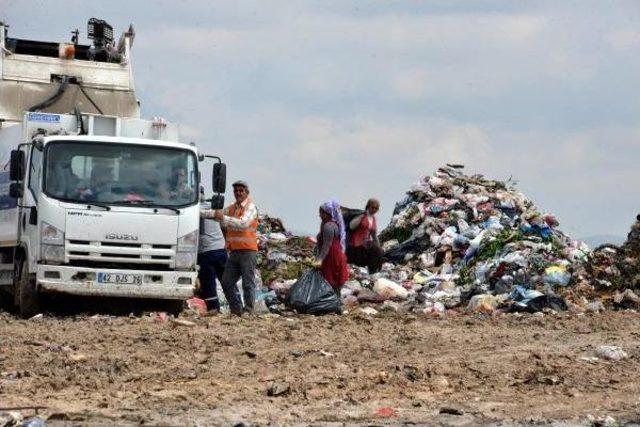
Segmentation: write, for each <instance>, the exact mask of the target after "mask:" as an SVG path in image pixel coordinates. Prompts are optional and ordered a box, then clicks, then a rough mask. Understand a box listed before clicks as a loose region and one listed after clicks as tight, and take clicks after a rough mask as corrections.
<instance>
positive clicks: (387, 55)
mask: <svg viewBox="0 0 640 427" xmlns="http://www.w3.org/2000/svg"><path fill="white" fill-rule="evenodd" d="M43 4H44V3H43V2H17V1H12V0H9V1H8V5H7V6H6V7H5V8H3V10H2V11H0V15H1V16H0V17H1V18H3V19H5V20H6V21H7V22H9V23H10V24H11V25H12V27H11V30H10V33H11V34H16V35H18V34H19V35H21V36H29V37H33V38H35V39H38V38H41V39H44V40H47V39H51V40H54V39H66V38H67V37H68V32H67V31H68V30H71V29H73V28H76V27H78V26H81V25H83V23H84V22H85V20H86V18H87V17H88V16H93V15H95V16H98V17H101V18H104V19H107V21H109V22H111V23H113V24H114V26H115V27H116V29H118V30H121V29H124V28H126V26H128V23H129V22H130V21H133V22H134V25H135V27H136V29H137V33H138V35H137V39H136V44H135V46H134V49H133V50H134V58H133V61H134V62H133V65H134V72H135V79H136V87H137V94H138V97H139V98H140V99H141V100H142V108H143V112H144V115H145V116H155V115H161V116H164V117H166V118H167V119H169V120H171V121H177V122H180V123H181V124H182V129H183V131H184V134H185V139H186V140H191V139H193V140H195V141H196V142H197V143H198V146H199V147H202V149H203V150H204V151H206V152H207V153H211V154H219V155H221V156H223V158H224V159H225V161H227V163H228V165H229V169H228V170H229V175H230V180H232V179H236V178H246V179H249V180H250V181H251V182H252V188H253V193H254V196H255V197H256V199H257V200H258V201H259V205H260V207H261V208H263V209H265V210H267V211H269V212H272V213H274V214H276V215H279V216H282V217H283V218H284V219H285V221H286V223H287V224H290V225H291V226H292V227H293V228H296V229H306V230H313V229H315V227H316V225H317V224H316V210H317V205H318V204H319V203H320V202H321V201H322V200H323V199H325V198H329V197H336V198H339V199H340V200H341V201H344V203H346V204H349V205H354V206H356V205H359V204H362V203H364V201H365V200H366V199H367V197H369V196H372V195H376V196H378V197H379V198H380V199H381V200H382V202H383V206H382V212H381V215H382V218H381V220H382V221H381V223H382V222H384V220H385V219H386V218H388V216H389V215H390V212H391V210H392V208H393V203H394V202H395V201H396V200H399V199H401V198H402V196H403V192H404V190H406V188H408V186H409V185H410V184H411V183H412V182H413V181H415V180H416V179H418V177H419V176H420V175H421V174H424V173H431V172H433V171H434V170H435V169H436V168H437V167H438V166H439V165H441V164H442V163H445V162H460V163H465V164H466V165H467V169H468V171H469V172H479V173H485V174H486V175H487V176H490V177H496V178H499V179H506V178H508V177H509V176H514V177H515V178H516V179H518V180H519V182H520V187H521V189H522V190H523V191H524V192H525V193H526V194H527V195H529V196H530V197H531V198H532V199H533V200H534V201H535V202H536V203H537V204H539V205H540V206H541V208H543V209H547V210H550V211H553V212H555V213H557V214H558V215H559V216H560V218H561V220H562V221H563V227H564V228H565V229H566V230H568V231H569V232H571V233H572V234H575V235H578V236H580V235H591V234H623V233H625V231H626V229H627V227H628V225H629V223H630V222H631V220H632V219H633V218H634V217H635V215H636V213H637V211H638V210H640V205H639V204H638V202H637V201H638V200H640V189H639V188H638V186H637V185H634V184H633V183H635V182H640V176H639V175H638V174H639V172H638V168H637V166H636V165H637V164H638V163H639V162H640V150H639V148H638V147H640V144H638V138H639V137H640V130H639V128H638V126H637V118H638V117H639V116H640V101H638V100H639V99H640V88H639V87H638V85H637V84H635V83H636V80H637V75H638V71H639V70H640V55H638V50H639V49H640V45H639V42H640V36H639V35H638V34H639V33H638V32H637V30H636V29H635V27H634V26H633V25H632V23H633V22H636V21H637V20H638V18H639V16H638V15H639V12H640V10H639V9H638V8H637V5H636V3H635V2H634V1H625V0H620V1H617V2H615V7H614V6H611V4H609V3H606V2H599V1H594V0H569V1H566V2H560V3H558V2H556V1H551V0H540V1H536V2H508V1H503V0H477V1H473V2H451V1H440V0H436V1H429V2H419V1H412V0H409V1H387V2H371V1H360V0H349V1H346V0H335V1H326V2H311V1H301V2H294V3H292V2H289V1H273V2H259V1H251V0H250V1H246V2H232V1H220V2H214V3H211V2H207V1H204V0H188V1H183V2H171V1H152V2H144V3H139V4H138V3H135V2H134V3H130V2H125V1H123V0H114V1H113V2H109V3H104V4H95V5H92V6H91V8H90V9H87V7H86V6H85V3H83V2H80V1H62V0H61V1H60V2H59V4H57V7H56V8H54V9H52V8H47V7H42V5H43ZM3 5H4V4H3ZM69 11H72V13H70V12H69ZM51 22H56V25H55V26H52V25H51ZM54 27H55V28H54ZM61 35H62V36H63V37H61ZM206 167H208V166H206Z"/></svg>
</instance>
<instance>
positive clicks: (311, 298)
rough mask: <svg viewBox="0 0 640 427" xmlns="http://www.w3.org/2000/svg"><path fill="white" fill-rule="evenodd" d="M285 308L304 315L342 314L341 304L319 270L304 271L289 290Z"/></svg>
mask: <svg viewBox="0 0 640 427" xmlns="http://www.w3.org/2000/svg"><path fill="white" fill-rule="evenodd" d="M285 304H286V305H287V307H289V308H291V309H293V310H295V311H297V312H298V313H304V314H314V315H321V314H329V313H337V314H340V313H341V312H342V303H341V301H340V298H338V296H337V295H336V293H335V292H334V290H333V288H332V287H331V285H330V284H329V283H328V282H327V281H326V280H325V279H324V277H322V274H321V273H320V271H319V270H317V269H313V270H309V271H306V272H304V273H303V274H302V276H300V278H299V279H298V281H297V282H296V283H294V284H293V286H292V287H291V290H289V296H288V297H287V300H286V301H285Z"/></svg>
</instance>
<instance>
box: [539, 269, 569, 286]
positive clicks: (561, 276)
mask: <svg viewBox="0 0 640 427" xmlns="http://www.w3.org/2000/svg"><path fill="white" fill-rule="evenodd" d="M542 280H543V281H544V283H545V285H551V286H553V285H558V286H567V285H568V284H569V281H570V280H571V273H569V272H568V271H567V268H566V267H565V266H563V265H552V266H551V267H547V268H546V270H544V277H543V279H542Z"/></svg>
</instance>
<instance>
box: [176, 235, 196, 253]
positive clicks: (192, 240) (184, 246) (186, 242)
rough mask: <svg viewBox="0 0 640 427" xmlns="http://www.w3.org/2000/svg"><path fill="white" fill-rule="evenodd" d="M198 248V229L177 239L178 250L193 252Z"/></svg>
mask: <svg viewBox="0 0 640 427" xmlns="http://www.w3.org/2000/svg"><path fill="white" fill-rule="evenodd" d="M197 250H198V230H193V231H192V232H191V233H189V234H186V235H184V236H182V237H181V238H179V239H178V252H195V251H197Z"/></svg>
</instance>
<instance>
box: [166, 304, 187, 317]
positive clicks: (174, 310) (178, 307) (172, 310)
mask: <svg viewBox="0 0 640 427" xmlns="http://www.w3.org/2000/svg"><path fill="white" fill-rule="evenodd" d="M163 307H164V309H165V311H166V312H167V313H169V314H173V315H174V316H176V317H178V315H179V314H180V313H182V310H184V301H182V300H165V301H163Z"/></svg>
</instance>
